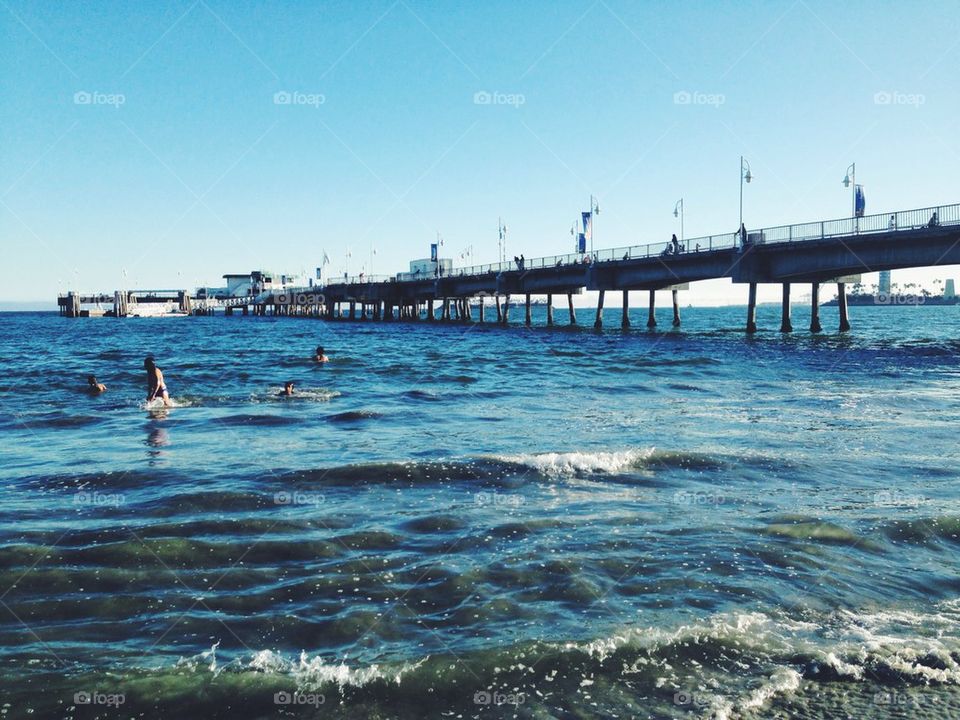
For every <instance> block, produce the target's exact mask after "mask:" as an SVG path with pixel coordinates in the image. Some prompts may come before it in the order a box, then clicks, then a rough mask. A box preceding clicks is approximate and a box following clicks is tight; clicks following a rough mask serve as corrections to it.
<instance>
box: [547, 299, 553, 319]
mask: <svg viewBox="0 0 960 720" xmlns="http://www.w3.org/2000/svg"><path fill="white" fill-rule="evenodd" d="M547 325H553V295H550V294H549V293H548V294H547Z"/></svg>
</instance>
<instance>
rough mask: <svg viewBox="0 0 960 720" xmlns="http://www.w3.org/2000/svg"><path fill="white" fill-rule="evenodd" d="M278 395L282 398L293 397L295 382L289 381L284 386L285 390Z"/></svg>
mask: <svg viewBox="0 0 960 720" xmlns="http://www.w3.org/2000/svg"><path fill="white" fill-rule="evenodd" d="M277 394H278V395H280V396H282V397H291V396H292V395H293V381H292V380H287V382H285V383H284V384H283V390H281V391H280V392H279V393H277Z"/></svg>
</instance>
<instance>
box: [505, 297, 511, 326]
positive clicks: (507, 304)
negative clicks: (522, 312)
mask: <svg viewBox="0 0 960 720" xmlns="http://www.w3.org/2000/svg"><path fill="white" fill-rule="evenodd" d="M508 322H510V295H509V294H507V295H506V296H504V302H503V324H504V325H506V324H507V323H508Z"/></svg>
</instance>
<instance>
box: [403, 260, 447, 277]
mask: <svg viewBox="0 0 960 720" xmlns="http://www.w3.org/2000/svg"><path fill="white" fill-rule="evenodd" d="M438 268H439V271H440V272H439V274H440V276H441V277H447V276H448V275H451V274H453V260H451V259H450V258H438V259H437V260H431V259H430V258H426V259H425V260H411V261H410V272H406V273H397V280H399V281H401V282H403V281H404V280H427V279H430V278H435V277H437V269H438Z"/></svg>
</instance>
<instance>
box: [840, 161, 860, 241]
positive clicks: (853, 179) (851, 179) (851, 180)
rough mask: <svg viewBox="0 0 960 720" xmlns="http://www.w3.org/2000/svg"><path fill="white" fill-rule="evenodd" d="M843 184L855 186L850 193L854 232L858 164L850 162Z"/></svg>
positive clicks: (855, 227)
mask: <svg viewBox="0 0 960 720" xmlns="http://www.w3.org/2000/svg"><path fill="white" fill-rule="evenodd" d="M843 186H844V187H850V186H853V190H852V192H851V193H850V217H851V218H852V219H853V225H854V232H856V231H857V229H858V228H857V225H858V223H857V164H856V163H850V164H849V165H848V166H847V171H846V172H845V173H844V174H843Z"/></svg>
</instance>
